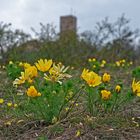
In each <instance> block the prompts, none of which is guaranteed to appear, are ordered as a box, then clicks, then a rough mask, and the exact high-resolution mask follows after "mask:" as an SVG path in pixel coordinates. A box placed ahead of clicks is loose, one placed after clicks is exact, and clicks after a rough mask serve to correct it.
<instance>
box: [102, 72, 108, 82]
mask: <svg viewBox="0 0 140 140" xmlns="http://www.w3.org/2000/svg"><path fill="white" fill-rule="evenodd" d="M109 81H110V74H107V73H104V75H103V82H109Z"/></svg>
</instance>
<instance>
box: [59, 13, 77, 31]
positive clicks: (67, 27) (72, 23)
mask: <svg viewBox="0 0 140 140" xmlns="http://www.w3.org/2000/svg"><path fill="white" fill-rule="evenodd" d="M76 30H77V18H76V17H75V16H73V15H68V16H61V17H60V33H63V32H68V31H73V32H75V33H76Z"/></svg>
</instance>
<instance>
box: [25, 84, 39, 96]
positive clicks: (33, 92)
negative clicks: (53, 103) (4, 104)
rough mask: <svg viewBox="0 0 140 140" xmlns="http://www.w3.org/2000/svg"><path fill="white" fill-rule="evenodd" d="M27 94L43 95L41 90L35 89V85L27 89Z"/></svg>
mask: <svg viewBox="0 0 140 140" xmlns="http://www.w3.org/2000/svg"><path fill="white" fill-rule="evenodd" d="M27 95H28V96H29V97H37V96H41V93H40V92H37V90H36V89H35V87H34V86H30V87H29V88H28V89H27Z"/></svg>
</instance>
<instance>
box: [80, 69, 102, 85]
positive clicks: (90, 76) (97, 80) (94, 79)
mask: <svg viewBox="0 0 140 140" xmlns="http://www.w3.org/2000/svg"><path fill="white" fill-rule="evenodd" d="M81 77H82V78H83V79H84V80H85V81H86V82H87V84H88V85H89V86H92V87H95V86H98V85H100V84H101V77H100V76H99V75H98V74H96V73H95V72H93V71H90V72H89V70H87V69H84V70H83V72H82V74H81Z"/></svg>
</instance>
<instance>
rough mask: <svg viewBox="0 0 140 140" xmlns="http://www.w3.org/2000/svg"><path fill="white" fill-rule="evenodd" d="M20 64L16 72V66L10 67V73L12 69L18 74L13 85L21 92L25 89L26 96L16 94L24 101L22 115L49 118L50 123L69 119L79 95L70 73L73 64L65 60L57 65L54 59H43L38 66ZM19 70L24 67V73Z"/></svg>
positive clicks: (24, 94) (36, 64)
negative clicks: (67, 63) (70, 66)
mask: <svg viewBox="0 0 140 140" xmlns="http://www.w3.org/2000/svg"><path fill="white" fill-rule="evenodd" d="M9 65H10V66H11V65H14V64H13V63H12V64H9ZM19 67H21V68H19ZM19 67H16V68H17V71H15V73H13V71H14V69H12V68H13V67H12V68H11V67H10V68H9V66H8V68H7V70H8V72H10V71H11V73H12V78H14V77H16V76H17V77H16V78H15V80H14V81H13V86H14V87H15V88H16V90H17V92H18V90H21V89H22V93H23V94H22V97H18V95H15V96H16V97H15V98H16V99H17V100H18V102H19V101H20V102H19V106H18V107H17V108H16V110H15V111H17V113H16V114H17V115H18V112H20V113H19V114H22V115H24V114H26V115H27V116H28V117H29V118H36V119H39V120H45V121H46V122H47V123H49V124H51V123H55V122H57V121H59V120H61V119H62V118H66V117H67V116H68V114H69V113H70V112H71V110H72V109H73V107H74V104H75V102H74V99H75V98H77V94H78V89H76V85H75V83H76V82H75V83H73V79H72V76H71V75H70V74H68V73H67V71H68V69H69V67H65V66H64V65H63V64H62V63H58V64H56V63H55V62H53V61H52V60H51V59H50V60H47V59H44V60H43V59H40V60H38V61H37V62H35V63H34V65H31V64H29V63H22V62H21V63H20V65H19ZM18 69H20V70H21V69H22V71H21V73H20V75H19V73H16V72H18ZM14 74H15V75H14ZM9 76H10V77H11V75H9ZM17 94H19V93H17Z"/></svg>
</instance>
